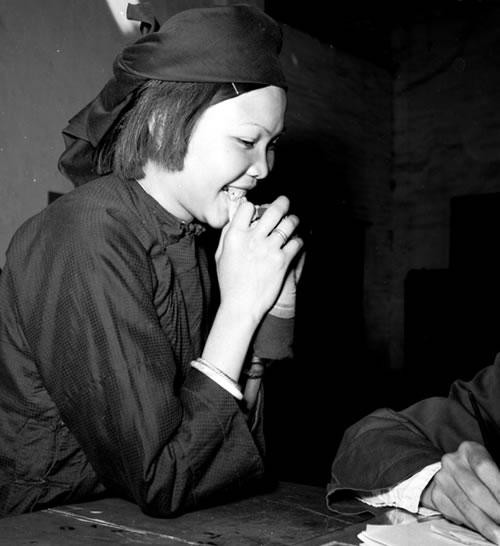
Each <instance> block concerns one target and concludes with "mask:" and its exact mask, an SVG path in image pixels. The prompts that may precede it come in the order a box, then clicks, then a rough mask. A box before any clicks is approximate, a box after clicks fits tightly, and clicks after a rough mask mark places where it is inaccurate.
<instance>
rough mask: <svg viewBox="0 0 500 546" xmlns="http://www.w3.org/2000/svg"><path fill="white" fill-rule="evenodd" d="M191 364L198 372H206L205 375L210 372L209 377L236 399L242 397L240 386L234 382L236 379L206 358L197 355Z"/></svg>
mask: <svg viewBox="0 0 500 546" xmlns="http://www.w3.org/2000/svg"><path fill="white" fill-rule="evenodd" d="M191 366H192V367H193V368H196V369H197V370H199V371H200V372H202V373H203V372H208V373H207V375H209V376H210V372H212V375H211V378H212V379H213V380H214V381H215V382H216V383H218V384H219V385H220V386H221V387H222V388H225V389H226V390H227V391H228V392H230V393H231V394H232V395H233V396H234V397H235V398H237V399H238V400H242V399H243V393H242V392H241V388H240V386H239V385H238V383H236V381H235V380H234V379H233V378H232V377H229V375H227V374H226V373H224V372H223V371H222V370H220V369H219V368H217V366H214V365H213V364H211V363H210V362H208V360H205V359H204V358H201V357H198V358H196V359H195V360H193V361H192V362H191ZM217 377H219V378H220V379H221V380H223V382H222V383H221V382H219V381H217Z"/></svg>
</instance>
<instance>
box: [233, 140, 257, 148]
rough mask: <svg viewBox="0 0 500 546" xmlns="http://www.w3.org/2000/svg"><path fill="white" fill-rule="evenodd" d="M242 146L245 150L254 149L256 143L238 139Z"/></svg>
mask: <svg viewBox="0 0 500 546" xmlns="http://www.w3.org/2000/svg"><path fill="white" fill-rule="evenodd" d="M237 140H238V142H239V143H240V144H242V145H243V146H244V147H245V148H253V146H254V144H255V142H254V141H253V140H248V139H246V138H238V139H237Z"/></svg>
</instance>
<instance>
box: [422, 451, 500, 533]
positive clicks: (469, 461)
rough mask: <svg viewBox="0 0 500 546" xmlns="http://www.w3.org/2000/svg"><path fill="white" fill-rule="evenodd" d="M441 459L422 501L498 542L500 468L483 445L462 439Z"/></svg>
mask: <svg viewBox="0 0 500 546" xmlns="http://www.w3.org/2000/svg"><path fill="white" fill-rule="evenodd" d="M441 463H442V467H441V470H439V471H438V472H437V473H436V475H435V476H434V478H433V479H432V480H431V482H430V483H429V485H428V486H427V488H426V489H425V490H424V492H423V494H422V498H421V501H420V502H421V505H422V506H425V507H427V508H431V509H434V510H437V511H438V512H441V514H443V516H444V517H446V518H447V519H449V520H451V521H453V522H455V523H459V524H463V525H466V526H467V527H470V528H471V529H474V530H475V531H477V532H479V533H481V535H483V536H484V537H485V538H487V539H488V540H490V541H492V542H493V543H494V544H500V470H499V468H498V466H497V465H496V464H495V462H494V461H493V459H492V458H491V456H490V454H489V453H488V451H487V450H486V448H485V447H484V446H482V445H481V444H479V443H477V442H471V441H466V442H462V443H461V444H460V446H459V447H458V449H457V450H456V451H455V452H453V453H446V454H445V455H444V456H443V457H442V459H441Z"/></svg>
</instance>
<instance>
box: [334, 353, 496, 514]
mask: <svg viewBox="0 0 500 546" xmlns="http://www.w3.org/2000/svg"><path fill="white" fill-rule="evenodd" d="M466 389H469V390H471V391H472V392H473V394H474V395H475V397H476V398H477V400H478V402H479V404H480V405H481V406H482V407H483V408H484V409H485V410H486V412H487V415H486V416H485V417H487V418H489V419H491V421H493V422H494V423H496V425H497V426H498V427H500V354H499V355H497V357H496V359H495V362H494V364H493V365H492V366H488V367H486V368H484V369H483V370H481V371H480V372H479V373H478V374H477V375H476V376H475V377H474V378H473V379H472V381H470V382H465V381H455V382H454V383H453V385H452V386H451V389H450V392H449V396H448V397H447V398H443V397H434V398H428V399H425V400H422V401H420V402H417V403H416V404H414V405H412V406H410V407H409V408H407V409H405V410H403V411H400V412H397V411H393V410H391V409H387V408H383V409H379V410H377V411H375V412H373V413H371V414H370V415H368V416H367V417H365V418H363V419H361V420H360V421H358V422H357V423H355V424H354V425H352V426H351V427H350V428H349V429H347V431H346V432H345V434H344V437H343V439H342V442H341V444H340V446H339V449H338V451H337V454H336V456H335V459H334V461H333V465H332V471H331V479H330V483H329V484H328V494H327V502H328V506H329V508H330V509H332V510H334V511H337V512H345V513H349V512H360V511H363V506H362V505H360V503H356V502H353V498H354V497H355V495H357V494H360V493H371V492H374V491H375V490H377V489H381V488H386V487H393V486H394V485H396V484H397V483H398V482H400V481H402V480H405V479H406V478H409V477H410V476H412V475H413V474H415V473H416V472H418V471H419V470H421V469H422V468H423V467H425V466H427V465H428V464H431V463H434V462H437V461H439V460H440V459H441V457H442V456H443V455H444V454H445V453H449V452H453V451H456V449H457V448H458V446H459V445H460V443H462V442H463V441H465V440H473V441H476V442H480V443H482V442H483V440H482V436H481V431H480V429H479V425H478V422H477V420H476V418H475V416H474V410H473V408H472V407H471V402H470V400H469V395H468V393H467V390H466Z"/></svg>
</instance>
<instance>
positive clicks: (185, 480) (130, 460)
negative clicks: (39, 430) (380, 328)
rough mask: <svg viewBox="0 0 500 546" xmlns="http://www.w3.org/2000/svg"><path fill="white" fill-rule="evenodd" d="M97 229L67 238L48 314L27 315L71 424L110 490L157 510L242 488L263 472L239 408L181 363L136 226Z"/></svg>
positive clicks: (42, 298)
mask: <svg viewBox="0 0 500 546" xmlns="http://www.w3.org/2000/svg"><path fill="white" fill-rule="evenodd" d="M99 222H102V223H101V224H99ZM88 224H89V227H88V230H86V229H85V228H83V227H82V226H81V225H80V226H79V227H78V228H75V226H68V227H67V229H68V230H71V229H81V230H82V233H73V234H72V235H71V236H69V235H68V236H66V234H64V233H62V234H61V236H60V237H59V239H55V240H57V243H54V244H57V248H55V249H54V252H53V254H52V255H50V253H47V255H46V257H45V258H44V260H45V264H46V265H45V267H46V269H45V271H43V272H42V271H38V272H36V275H40V276H41V277H43V278H44V279H45V280H44V285H43V289H41V288H42V286H41V285H40V284H38V285H37V288H38V289H37V290H34V292H36V294H35V296H34V297H35V301H33V305H31V306H30V307H31V308H34V309H36V310H37V312H36V313H33V314H31V315H30V316H26V317H25V320H26V332H27V333H28V335H29V342H30V344H31V345H32V347H33V349H34V351H35V353H36V354H37V356H38V360H39V369H40V372H41V374H42V376H43V381H44V384H45V385H46V388H47V390H48V391H49V393H50V395H51V397H52V399H53V400H54V401H55V403H56V405H57V407H58V409H59V411H60V413H61V416H62V418H63V420H64V422H65V423H66V425H67V426H68V427H69V429H70V430H71V431H72V433H73V434H74V435H75V436H76V438H77V439H78V441H79V443H80V445H81V446H82V448H83V450H84V451H85V453H86V455H87V457H88V459H89V460H90V462H91V464H92V466H93V468H94V470H95V471H96V473H97V474H98V476H99V477H100V479H101V480H102V481H103V482H104V483H105V484H106V486H107V487H108V488H110V489H111V490H116V491H117V492H119V493H120V494H123V495H125V496H127V497H129V498H131V499H133V500H134V501H135V502H137V503H138V504H139V505H140V506H141V507H142V508H143V510H145V511H147V512H149V513H153V514H157V515H163V516H168V515H171V514H174V513H178V512H179V511H183V510H186V509H189V508H191V507H194V506H197V505H199V504H202V503H204V502H206V501H207V500H208V499H212V498H215V497H217V496H218V495H230V494H231V493H233V492H237V491H238V490H240V489H242V488H243V487H244V486H245V484H248V483H249V482H251V481H252V480H254V479H255V478H257V477H259V476H261V475H262V472H263V463H262V459H261V454H260V451H259V446H257V445H256V443H255V440H254V438H253V437H252V434H251V433H250V431H249V429H248V424H247V421H246V418H245V416H244V414H243V413H242V412H241V410H240V408H239V406H238V404H237V401H236V400H235V399H234V397H233V396H231V395H230V394H229V393H228V392H227V391H225V390H224V389H222V388H221V387H220V386H219V385H218V384H216V383H215V382H213V381H212V380H211V379H209V378H208V377H206V376H205V375H203V374H202V373H200V372H199V371H198V370H196V369H194V368H191V367H190V366H189V363H185V362H182V361H181V356H180V354H179V351H184V350H185V348H184V347H179V346H177V347H174V346H173V344H172V342H171V339H170V338H169V336H168V335H167V334H166V333H165V331H164V330H163V329H162V328H161V326H160V320H159V317H158V316H157V312H156V309H155V307H154V305H153V293H154V277H153V275H152V271H151V270H150V262H149V261H148V259H147V256H146V254H145V250H144V248H143V247H142V245H141V243H140V242H139V241H138V239H137V238H136V237H135V234H134V232H133V230H132V229H124V226H122V225H121V224H119V223H117V222H115V223H113V222H112V221H111V220H110V219H109V218H106V219H105V220H103V219H102V218H90V219H89V222H88ZM171 297H176V296H175V294H172V295H171ZM171 304H173V302H171ZM26 307H28V306H26ZM172 327H174V323H173V322H172ZM182 366H184V371H182ZM181 377H182V381H180V378H181Z"/></svg>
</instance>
